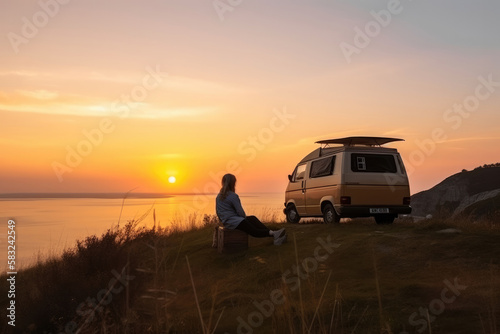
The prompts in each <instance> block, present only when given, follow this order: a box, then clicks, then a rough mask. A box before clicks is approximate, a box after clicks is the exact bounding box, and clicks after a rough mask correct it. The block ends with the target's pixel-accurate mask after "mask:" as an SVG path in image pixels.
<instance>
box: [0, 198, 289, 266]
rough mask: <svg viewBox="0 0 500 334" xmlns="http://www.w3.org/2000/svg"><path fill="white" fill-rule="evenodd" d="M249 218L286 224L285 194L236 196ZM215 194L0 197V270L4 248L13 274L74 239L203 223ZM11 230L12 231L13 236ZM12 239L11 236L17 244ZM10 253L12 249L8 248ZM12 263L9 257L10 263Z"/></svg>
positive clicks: (4, 262)
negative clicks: (133, 227)
mask: <svg viewBox="0 0 500 334" xmlns="http://www.w3.org/2000/svg"><path fill="white" fill-rule="evenodd" d="M239 195H240V199H241V202H242V205H243V208H244V210H245V212H246V214H247V215H255V216H257V217H259V218H261V220H263V221H269V220H278V221H283V220H284V214H283V203H284V193H247V194H245V193H242V194H239ZM215 197H216V195H215V194H211V195H199V194H198V195H193V194H175V195H171V194H128V195H124V194H15V195H8V194H4V195H1V196H0V249H2V252H0V254H4V255H3V256H1V258H0V268H7V261H8V260H9V259H8V255H9V254H10V255H12V254H13V253H9V254H8V252H7V251H8V246H15V254H14V255H15V264H16V269H21V268H25V267H29V266H31V265H33V264H35V263H37V262H39V261H40V260H46V259H48V258H50V257H57V256H59V255H61V254H62V253H63V251H64V250H65V249H68V248H72V247H75V245H76V242H77V240H84V239H85V238H86V237H88V236H91V235H98V236H100V235H102V234H103V233H105V232H106V231H107V230H108V229H110V228H112V227H121V226H124V225H125V224H127V223H128V222H129V221H132V220H134V221H140V222H139V225H138V226H146V227H152V226H153V225H154V224H156V226H161V227H162V228H168V227H172V226H176V227H177V228H180V229H183V228H187V227H188V226H191V225H193V224H196V225H198V224H202V222H203V217H204V216H205V215H214V214H215ZM11 231H14V232H11ZM9 233H10V236H13V235H15V240H14V239H13V238H12V237H11V238H8V236H9ZM9 249H10V250H13V248H12V247H10V248H9ZM10 259H12V257H11V258H10Z"/></svg>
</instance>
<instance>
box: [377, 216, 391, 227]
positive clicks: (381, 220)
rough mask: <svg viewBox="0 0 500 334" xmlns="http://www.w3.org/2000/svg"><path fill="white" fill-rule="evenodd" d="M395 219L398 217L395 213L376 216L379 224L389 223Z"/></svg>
mask: <svg viewBox="0 0 500 334" xmlns="http://www.w3.org/2000/svg"><path fill="white" fill-rule="evenodd" d="M394 219H396V216H395V215H378V216H375V221H376V222H377V224H379V225H389V224H392V223H393V222H394Z"/></svg>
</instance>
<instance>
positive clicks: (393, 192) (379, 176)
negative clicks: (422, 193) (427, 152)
mask: <svg viewBox="0 0 500 334" xmlns="http://www.w3.org/2000/svg"><path fill="white" fill-rule="evenodd" d="M398 159H399V160H398ZM400 161H401V160H400V158H399V154H398V153H389V152H388V153H374V152H373V153H372V152H370V153H365V152H351V153H350V159H349V158H348V159H346V160H345V166H344V167H345V175H344V184H345V186H344V187H343V191H342V196H349V197H350V198H351V205H361V206H374V207H377V206H384V205H387V206H393V205H403V199H404V197H409V196H410V193H409V185H408V177H407V175H406V171H405V170H404V167H403V166H402V163H401V162H400Z"/></svg>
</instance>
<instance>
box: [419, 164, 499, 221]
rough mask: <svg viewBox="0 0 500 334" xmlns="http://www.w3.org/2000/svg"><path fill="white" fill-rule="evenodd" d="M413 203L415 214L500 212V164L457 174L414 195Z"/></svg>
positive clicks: (476, 214) (488, 214)
mask: <svg viewBox="0 0 500 334" xmlns="http://www.w3.org/2000/svg"><path fill="white" fill-rule="evenodd" d="M411 206H412V208H413V211H412V215H413V216H427V215H428V214H431V215H433V216H445V217H451V216H456V215H458V214H465V215H472V216H474V217H475V218H479V217H483V216H492V215H493V216H495V215H497V214H499V213H500V164H494V165H485V166H484V167H478V168H476V169H474V170H472V171H466V170H463V171H462V172H461V173H457V174H454V175H452V176H450V177H448V178H446V179H445V180H444V181H442V182H441V183H439V184H437V185H436V186H434V187H432V188H431V189H429V190H426V191H422V192H419V193H417V194H415V195H413V196H412V198H411Z"/></svg>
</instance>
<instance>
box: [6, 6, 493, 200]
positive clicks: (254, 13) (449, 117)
mask: <svg viewBox="0 0 500 334" xmlns="http://www.w3.org/2000/svg"><path fill="white" fill-rule="evenodd" d="M499 16H500V3H499V2H498V1H481V0H479V1H462V0H444V1H432V2H431V1H410V0H406V1H403V0H402V1H396V0H389V1H378V0H377V1H361V0H354V1H326V0H321V1H320V0H308V1H303V0H301V1H295V0H293V1H281V0H277V1H262V0H252V1H250V0H231V1H229V0H220V1H219V0H216V1H211V0H206V1H192V0H183V1H171V0H162V1H156V0H155V1H153V0H147V1H130V0H121V1H117V0H108V1H96V0H85V1H77V0H73V1H69V0H64V1H63V0H59V1H56V0H40V1H31V0H29V1H17V0H7V1H2V4H1V5H0V31H1V33H2V35H3V38H2V39H0V151H1V155H0V156H1V158H0V159H1V163H0V193H15V192H126V191H128V190H130V189H132V188H136V187H137V189H136V190H135V191H136V192H165V193H168V192H172V193H183V192H186V193H192V192H204V191H207V192H214V191H217V186H215V183H214V181H213V179H214V180H217V182H218V180H219V178H220V176H222V174H223V173H224V172H226V171H232V172H234V173H236V174H237V177H238V180H239V181H238V190H239V191H240V192H280V191H284V188H285V186H286V183H287V174H289V173H290V172H292V170H293V168H294V167H295V164H296V163H297V162H298V160H300V159H301V158H302V157H303V156H304V155H305V154H307V153H309V152H310V151H311V150H313V149H315V148H316V147H317V146H316V145H315V144H314V142H315V141H317V140H320V139H328V138H337V137H344V136H351V135H374V136H391V137H399V138H404V139H405V140H406V141H405V142H400V143H394V144H393V145H392V146H393V147H396V148H397V149H398V150H399V151H400V152H401V153H402V156H403V159H404V160H405V163H406V165H407V169H408V170H409V172H410V182H411V191H412V193H415V192H418V191H421V190H425V189H428V188H430V187H431V186H433V185H435V184H436V183H437V182H439V181H441V180H442V179H443V178H445V177H447V176H449V175H451V174H453V173H456V172H459V171H461V170H462V169H463V168H465V169H471V168H474V167H477V166H479V165H483V164H485V163H494V162H498V161H500V154H499V153H500V148H499V147H500V132H499V130H500V126H499V123H500V113H499V111H500V110H499V109H500V108H499V107H500V61H499V59H500V20H498V17H499ZM171 176H174V177H175V178H176V182H175V183H170V182H168V178H169V177H171Z"/></svg>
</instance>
